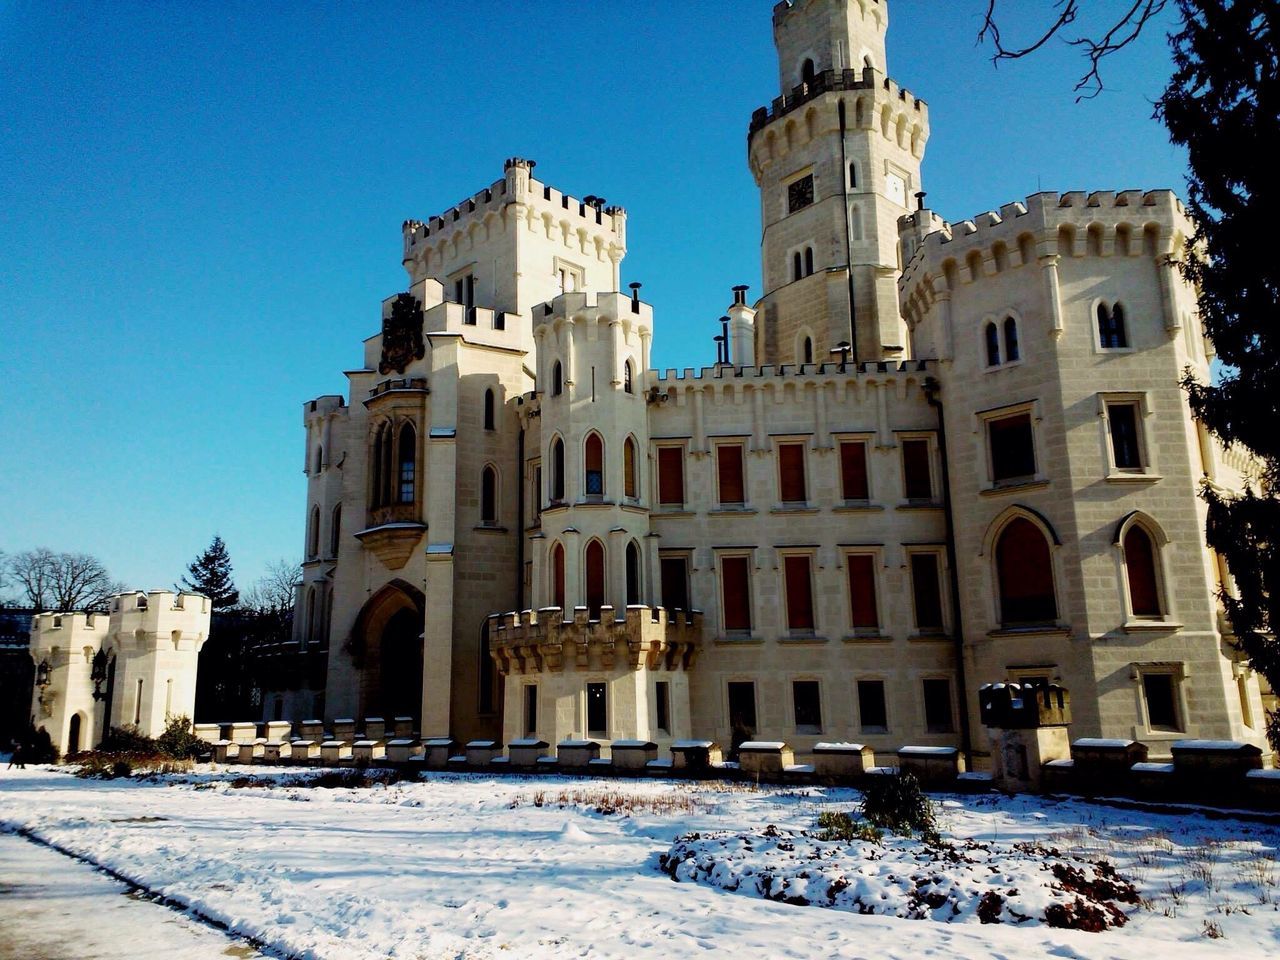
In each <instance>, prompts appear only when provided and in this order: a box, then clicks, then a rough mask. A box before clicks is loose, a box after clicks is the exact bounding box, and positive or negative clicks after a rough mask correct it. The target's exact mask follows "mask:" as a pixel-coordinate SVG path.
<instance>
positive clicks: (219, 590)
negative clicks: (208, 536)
mask: <svg viewBox="0 0 1280 960" xmlns="http://www.w3.org/2000/svg"><path fill="white" fill-rule="evenodd" d="M181 588H182V589H183V590H187V591H190V592H192V593H200V594H204V596H206V597H208V598H209V600H210V601H211V602H212V604H213V609H214V610H225V609H228V608H230V607H234V606H235V605H236V604H237V603H238V602H239V600H240V591H238V590H237V589H236V585H235V582H234V581H233V580H232V579H231V555H230V554H228V553H227V545H226V544H225V543H223V542H222V538H221V537H219V536H216V535H215V536H214V538H213V542H212V543H210V544H209V548H208V549H207V550H205V551H204V552H203V553H202V554H200V556H198V557H196V558H195V560H193V561H192V562H191V564H190V565H189V566H188V567H187V575H186V576H185V577H183V578H182V587H181Z"/></svg>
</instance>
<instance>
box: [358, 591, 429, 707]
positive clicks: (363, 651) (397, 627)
mask: <svg viewBox="0 0 1280 960" xmlns="http://www.w3.org/2000/svg"><path fill="white" fill-rule="evenodd" d="M425 601H426V598H425V597H423V595H422V592H421V591H420V590H418V589H416V588H414V587H413V586H412V585H410V584H408V583H405V582H404V581H402V580H395V581H392V582H391V583H389V584H387V585H386V586H385V587H383V588H382V589H381V590H379V591H378V592H377V593H376V594H374V595H373V597H371V598H370V599H369V601H368V602H367V603H366V604H365V605H364V609H363V610H361V611H360V615H359V617H357V618H356V623H355V626H354V629H353V630H352V637H353V638H354V639H355V640H356V641H357V643H356V644H355V645H354V646H355V649H356V650H357V651H358V654H357V657H356V663H355V665H356V666H357V667H358V668H359V670H360V716H361V717H383V718H385V719H386V720H387V721H391V720H392V719H394V718H395V717H412V718H413V719H414V721H415V729H416V725H417V721H418V720H420V719H421V717H422V652H423V651H422V645H423V640H422V630H423V625H424V623H425V621H426V609H425Z"/></svg>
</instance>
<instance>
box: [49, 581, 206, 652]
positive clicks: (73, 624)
mask: <svg viewBox="0 0 1280 960" xmlns="http://www.w3.org/2000/svg"><path fill="white" fill-rule="evenodd" d="M107 606H108V611H107V612H105V613H102V612H96V613H87V612H82V611H75V612H68V613H41V614H38V615H37V616H36V617H34V618H33V619H32V630H31V649H32V653H33V655H38V654H37V652H38V651H48V650H50V649H53V648H54V647H58V648H67V649H70V648H72V647H73V646H75V647H78V646H81V645H84V644H88V645H90V646H92V645H95V643H96V644H101V642H102V641H103V640H106V639H108V638H110V637H112V636H116V635H122V636H126V637H130V638H133V637H137V636H139V635H145V636H150V637H160V636H163V637H164V638H166V639H175V638H180V639H182V640H195V641H196V643H197V645H200V644H203V643H204V641H205V639H206V638H207V637H208V636H209V620H210V616H211V612H212V606H211V604H210V602H209V598H208V597H205V596H202V595H201V594H198V593H173V592H172V591H169V590H152V591H149V592H147V593H143V592H142V591H130V592H128V593H121V594H117V595H116V596H114V597H112V598H111V599H110V600H109V601H108V604H107Z"/></svg>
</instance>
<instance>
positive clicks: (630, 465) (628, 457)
mask: <svg viewBox="0 0 1280 960" xmlns="http://www.w3.org/2000/svg"><path fill="white" fill-rule="evenodd" d="M622 495H623V496H624V497H626V498H627V499H628V500H635V499H637V498H638V497H639V496H640V494H639V484H638V483H636V442H635V441H634V440H632V439H631V438H630V437H627V439H626V441H625V442H624V443H623V444H622Z"/></svg>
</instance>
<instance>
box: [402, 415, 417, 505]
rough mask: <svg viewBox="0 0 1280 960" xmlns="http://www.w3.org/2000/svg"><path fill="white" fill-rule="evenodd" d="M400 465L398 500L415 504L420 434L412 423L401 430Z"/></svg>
mask: <svg viewBox="0 0 1280 960" xmlns="http://www.w3.org/2000/svg"><path fill="white" fill-rule="evenodd" d="M399 463H400V468H399V470H398V472H397V483H398V495H397V499H398V500H399V502H400V503H413V496H414V492H415V485H416V482H417V472H418V432H417V431H416V430H414V429H413V424H411V423H406V424H405V425H404V426H403V427H401V428H400V461H399Z"/></svg>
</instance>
